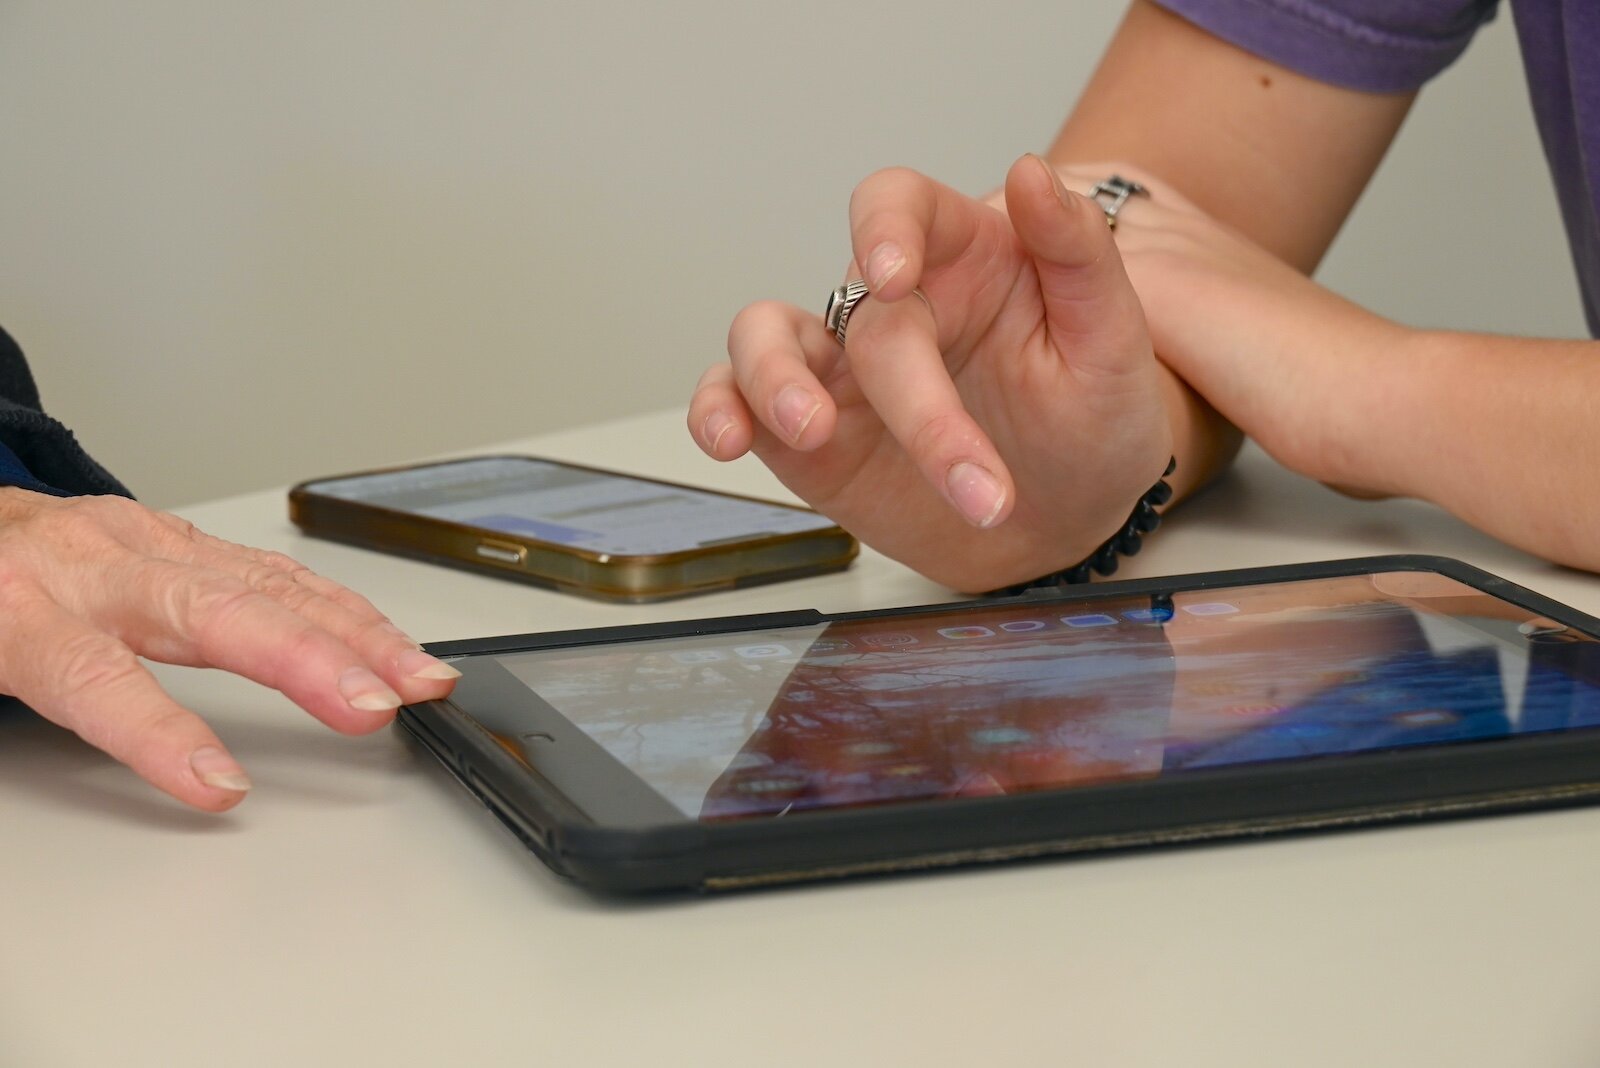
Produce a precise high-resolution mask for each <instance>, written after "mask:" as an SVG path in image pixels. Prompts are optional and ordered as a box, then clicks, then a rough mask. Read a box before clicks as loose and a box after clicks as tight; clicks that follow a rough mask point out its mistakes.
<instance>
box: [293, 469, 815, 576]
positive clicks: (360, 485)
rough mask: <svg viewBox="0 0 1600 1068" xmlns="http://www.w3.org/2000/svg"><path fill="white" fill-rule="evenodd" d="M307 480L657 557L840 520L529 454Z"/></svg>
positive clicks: (471, 522) (342, 495)
mask: <svg viewBox="0 0 1600 1068" xmlns="http://www.w3.org/2000/svg"><path fill="white" fill-rule="evenodd" d="M306 488H307V489H308V490H309V491H311V492H314V493H317V494H320V495H322V496H325V497H334V498H338V499H341V500H348V501H356V502H360V503H363V504H370V505H374V506H376V507H380V508H387V509H391V510H393V511H400V512H409V513H412V514H415V515H423V516H428V517H431V518H434V519H445V520H449V521H451V522H454V523H461V524H463V525H466V526H471V527H478V528H481V529H484V530H490V531H495V532H498V533H501V534H509V535H513V536H517V537H523V538H533V539H536V540H538V541H543V542H550V543H553V544H556V545H562V546H566V547H568V548H573V549H584V550H588V551H591V552H595V553H600V554H607V555H611V556H655V555H661V554H666V553H674V552H683V551H686V550H690V549H699V548H706V547H709V546H715V545H723V544H727V543H730V542H739V541H748V540H751V539H755V538H761V537H767V536H772V535H780V534H796V533H803V532H805V531H812V530H824V529H827V528H829V527H832V526H833V525H834V524H833V521H832V520H830V519H827V518H826V517H824V516H820V515H817V514H816V513H815V512H810V511H807V510H805V509H801V508H786V507H783V506H781V505H774V504H765V503H762V502H760V501H749V500H743V499H741V498H738V497H728V496H724V495H722V494H719V493H711V492H708V491H705V490H695V489H689V488H687V487H682V486H673V485H668V484H665V483H661V482H652V481H649V480H647V479H641V478H630V477H628V476H626V475H618V474H612V473H610V472H605V471H593V470H589V469H586V468H582V467H571V466H568V465H565V464H559V463H553V462H550V461H547V460H534V459H526V458H521V457H504V456H499V457H484V458H481V459H474V460H463V461H459V462H455V463H445V464H436V465H433V466H429V467H417V468H410V469H407V470H403V471H389V472H384V473H380V474H371V475H358V476H354V477H351V478H341V479H328V480H325V481H321V482H314V483H311V484H309V485H308V486H307V487H306Z"/></svg>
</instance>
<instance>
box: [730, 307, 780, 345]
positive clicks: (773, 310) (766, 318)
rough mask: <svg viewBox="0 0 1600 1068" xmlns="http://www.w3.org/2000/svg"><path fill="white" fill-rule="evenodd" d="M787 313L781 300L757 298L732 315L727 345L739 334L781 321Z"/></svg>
mask: <svg viewBox="0 0 1600 1068" xmlns="http://www.w3.org/2000/svg"><path fill="white" fill-rule="evenodd" d="M787 314H788V306H787V305H786V304H784V303H783V301H781V300H771V299H767V300H758V301H755V302H754V303H751V304H746V305H745V306H744V307H742V308H740V309H739V311H738V313H737V314H736V315H734V317H733V325H732V327H731V328H730V329H729V331H728V342H729V345H730V346H731V345H732V344H733V342H734V340H735V339H736V338H737V337H738V336H739V335H741V334H746V333H749V332H750V331H752V330H759V329H762V328H764V327H766V326H768V325H770V324H771V323H775V322H782V321H783V319H784V318H785V317H786V316H787Z"/></svg>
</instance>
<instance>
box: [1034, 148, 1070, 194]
mask: <svg viewBox="0 0 1600 1068" xmlns="http://www.w3.org/2000/svg"><path fill="white" fill-rule="evenodd" d="M1028 155H1030V156H1033V158H1034V159H1035V160H1037V161H1038V164H1039V166H1041V167H1043V168H1044V173H1045V174H1047V175H1049V177H1050V184H1051V185H1052V186H1054V187H1055V191H1056V199H1057V200H1059V201H1061V205H1062V207H1067V208H1070V207H1072V201H1071V198H1069V197H1068V195H1067V186H1066V183H1064V182H1063V181H1062V180H1061V173H1060V172H1059V171H1057V170H1056V169H1055V168H1054V167H1052V166H1050V161H1049V160H1047V159H1045V158H1044V157H1043V156H1040V155H1036V154H1035V153H1032V152H1029V153H1028Z"/></svg>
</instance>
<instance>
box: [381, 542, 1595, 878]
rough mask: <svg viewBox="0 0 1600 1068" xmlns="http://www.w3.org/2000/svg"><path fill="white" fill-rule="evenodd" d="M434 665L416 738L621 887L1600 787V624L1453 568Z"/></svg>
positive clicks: (1220, 584)
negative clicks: (449, 679) (447, 680)
mask: <svg viewBox="0 0 1600 1068" xmlns="http://www.w3.org/2000/svg"><path fill="white" fill-rule="evenodd" d="M428 648H429V651H430V652H432V653H434V654H435V655H437V656H440V657H443V658H446V659H448V660H450V661H451V662H452V663H453V664H454V665H455V666H456V667H458V668H460V669H461V671H462V672H463V677H462V679H461V680H460V682H459V683H458V684H457V686H456V689H455V692H454V693H453V694H452V695H451V697H450V699H449V700H447V701H436V702H431V703H428V704H423V705H416V706H412V707H408V708H406V709H404V710H402V713H401V717H400V723H401V725H402V726H403V727H404V728H405V729H406V730H408V731H409V732H411V733H412V734H413V735H414V736H415V737H416V738H417V739H419V740H420V741H421V742H422V743H423V744H424V745H425V746H426V747H427V749H428V750H429V751H431V752H432V753H433V754H434V755H436V756H437V757H438V758H439V760H440V761H441V762H442V763H443V764H444V766H445V767H446V768H448V769H449V770H450V771H451V772H452V773H453V774H454V775H455V777H456V778H457V779H458V780H459V781H460V782H461V783H463V784H464V785H465V786H466V787H467V788H468V789H469V790H470V791H471V792H472V794H473V795H474V796H476V797H477V798H478V799H479V800H481V801H482V802H483V803H484V804H485V805H486V806H487V807H488V808H489V809H490V810H491V811H492V812H493V813H494V814H495V815H496V816H498V817H499V818H500V820H501V821H502V822H503V823H504V824H505V825H506V827H508V828H509V829H510V830H511V831H512V832H513V833H514V834H515V835H516V837H517V838H518V839H520V841H521V842H522V843H523V844H524V845H526V846H527V847H528V848H529V849H531V850H532V851H533V852H534V853H535V854H537V855H538V856H539V857H540V859H542V860H543V861H544V862H545V863H546V864H547V865H549V866H550V867H551V868H552V869H554V870H555V871H557V872H559V873H561V874H562V875H565V876H568V877H570V878H572V879H574V880H576V881H577V882H579V883H581V884H583V885H585V886H588V887H591V888H593V889H596V890H602V891H612V892H639V891H659V890H689V889H712V890H718V889H734V888H741V887H752V886H761V885H767V884H773V883H782V882H790V881H797V880H810V879H821V878H830V877H836V876H853V875H864V874H871V873H883V872H901V871H911V870H918V869H925V868H935V867H943V866H950V865H958V864H972V863H978V862H989V861H1002V860H1017V859H1021V858H1031V857H1044V856H1051V855H1058V854H1072V853H1086V852H1093V851H1097V850H1108V849H1123V848H1128V847H1135V846H1151V845H1161V844H1171V843H1183V842H1196V841H1204V840H1212V839H1224V838H1234V837H1239V836H1249V835H1261V834H1266V833H1270V832H1283V831H1304V830H1316V829H1332V828H1344V827H1356V826H1360V825H1366V824H1376V823H1389V822H1395V821H1403V820H1416V819H1423V818H1430V817H1447V816H1464V815H1473V814H1479V813H1490V812H1500V811H1508V810H1517V809H1527V808H1533V807H1540V806H1551V805H1561V804H1572V803H1579V802H1586V801H1590V800H1593V799H1595V798H1597V797H1600V731H1597V730H1596V727H1600V621H1597V620H1596V619H1595V618H1593V617H1591V616H1587V615H1583V614H1581V613H1579V612H1576V611H1574V610H1572V609H1570V608H1567V607H1564V606H1562V605H1559V604H1556V603H1554V602H1552V601H1550V600H1548V599H1546V598H1543V597H1540V596H1538V595H1536V594H1534V593H1532V592H1530V591H1528V590H1525V589H1522V588H1520V587H1517V586H1514V585H1512V584H1511V583H1509V582H1506V581H1504V580H1502V579H1499V578H1496V577H1494V576H1492V575H1489V574H1486V573H1484V572H1482V571H1479V570H1476V569H1474V568H1471V567H1469V566H1467V565H1465V564H1462V563H1459V562H1456V561H1452V560H1445V559H1440V558H1434V557H1415V556H1397V557H1378V558H1370V559H1363V560H1350V561H1339V562H1332V563H1318V564H1309V565H1299V566H1294V567H1277V568H1263V569H1252V570H1245V571H1229V572H1217V573H1210V574H1203V575H1186V576H1180V577H1176V578H1162V579H1146V580H1139V581H1135V582H1116V583H1103V584H1097V585H1095V586H1092V587H1074V588H1070V589H1069V590H1065V591H1059V590H1058V591H1052V592H1051V593H1049V594H1047V595H1040V594H1026V595H1023V596H1019V597H1012V598H1006V599H997V600H987V601H975V602H967V603H961V604H953V605H938V606H931V607H922V608H909V609H894V610H887V611H874V612H853V613H848V614H843V615H833V616H827V615H821V614H819V613H817V612H812V611H800V612H791V613H783V614H778V615H770V616H744V617H736V618H725V619H706V620H692V621H687V622H676V623H665V624H652V625H647V626H632V627H620V628H607V629H603V630H587V631H567V632H563V633H554V634H533V635H521V636H516V637H502V638H489V639H481V640H475V641H462V642H446V643H442V644H435V645H431V646H429V647H428Z"/></svg>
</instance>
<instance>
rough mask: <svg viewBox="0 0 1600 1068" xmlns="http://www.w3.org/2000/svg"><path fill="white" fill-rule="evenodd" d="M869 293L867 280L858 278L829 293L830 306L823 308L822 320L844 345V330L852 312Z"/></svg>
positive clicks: (840, 344) (836, 339) (834, 336)
mask: <svg viewBox="0 0 1600 1068" xmlns="http://www.w3.org/2000/svg"><path fill="white" fill-rule="evenodd" d="M866 295H867V282H866V279H864V278H857V279H856V280H855V281H854V282H846V283H845V284H844V285H842V286H840V287H839V288H838V289H835V290H834V291H833V292H832V293H830V294H828V306H827V308H826V309H824V310H823V313H822V321H823V322H824V323H826V324H827V325H828V329H829V330H832V331H833V338H834V340H835V341H837V342H838V343H839V346H840V347H841V348H843V347H844V330H845V327H846V326H848V325H849V324H850V313H851V312H853V311H855V310H856V305H857V304H860V303H861V298H862V297H865V296H866Z"/></svg>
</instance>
